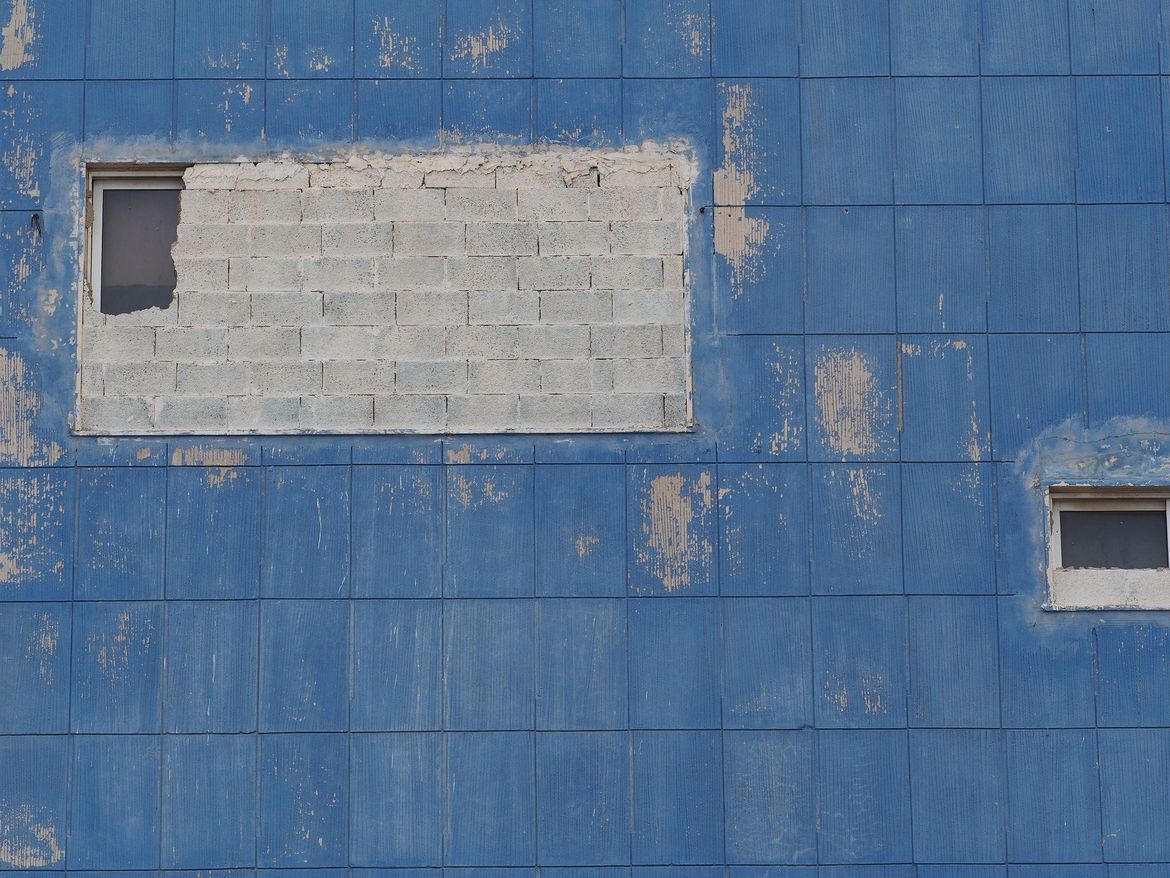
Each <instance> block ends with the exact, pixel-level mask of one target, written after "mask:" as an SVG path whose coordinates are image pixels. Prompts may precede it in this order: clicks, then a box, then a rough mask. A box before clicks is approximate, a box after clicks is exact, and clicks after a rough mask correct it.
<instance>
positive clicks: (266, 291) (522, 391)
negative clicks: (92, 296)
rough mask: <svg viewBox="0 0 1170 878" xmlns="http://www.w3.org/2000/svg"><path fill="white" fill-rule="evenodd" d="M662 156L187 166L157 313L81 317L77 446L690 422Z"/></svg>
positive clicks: (683, 174)
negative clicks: (168, 290) (171, 285)
mask: <svg viewBox="0 0 1170 878" xmlns="http://www.w3.org/2000/svg"><path fill="white" fill-rule="evenodd" d="M693 177H694V166H693V163H692V161H691V160H690V159H689V158H688V157H687V156H686V155H685V154H684V153H683V152H681V151H680V150H679V149H671V148H664V147H657V146H653V145H647V146H644V147H642V148H637V149H630V150H624V151H598V150H585V149H557V150H539V149H537V150H533V149H528V150H520V149H513V150H502V149H496V150H490V151H487V152H475V153H470V152H462V153H456V154H451V153H445V154H414V155H410V154H398V155H378V154H371V155H364V156H360V157H354V158H351V159H349V160H347V161H337V162H327V163H306V162H298V161H293V160H285V161H279V160H278V161H263V162H259V163H243V162H225V163H206V164H196V165H193V166H192V167H190V168H189V169H188V170H187V171H186V172H185V174H184V187H185V188H184V191H183V192H182V194H181V214H180V220H179V229H178V241H177V243H176V244H175V247H174V251H173V252H174V257H175V267H176V271H177V275H178V281H177V285H176V294H175V298H174V300H173V301H172V303H171V304H170V306H169V307H167V308H166V309H159V308H151V309H146V310H143V311H137V312H133V313H130V314H126V315H118V316H106V315H102V314H100V313H98V312H97V311H96V310H95V309H94V307H93V305H92V303H91V302H89V301H86V302H84V303H83V305H82V309H81V314H82V332H81V344H80V346H79V350H80V362H81V370H82V381H81V385H80V401H79V418H78V428H79V430H80V431H81V432H84V433H99V434H119V433H132V434H141V433H245V432H256V433H283V432H290V431H296V432H323V433H328V432H346V433H354V432H430V433H441V432H445V431H446V432H452V433H458V432H532V431H539V432H588V431H629V430H682V429H686V427H687V426H688V425H689V422H690V415H689V399H688V358H687V340H686V331H685V329H686V323H687V319H686V311H687V302H686V283H685V278H684V251H685V246H684V245H685V241H686V236H687V204H688V196H689V192H690V187H691V183H692V180H693Z"/></svg>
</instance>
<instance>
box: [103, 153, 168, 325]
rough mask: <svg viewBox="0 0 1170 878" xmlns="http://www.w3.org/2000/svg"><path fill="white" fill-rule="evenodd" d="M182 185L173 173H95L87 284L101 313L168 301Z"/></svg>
mask: <svg viewBox="0 0 1170 878" xmlns="http://www.w3.org/2000/svg"><path fill="white" fill-rule="evenodd" d="M182 188H183V180H182V177H181V176H179V175H178V174H173V175H158V174H157V173H156V172H152V173H150V174H141V175H119V176H109V177H104V176H103V177H95V178H94V180H93V190H92V199H93V200H92V218H93V225H92V229H91V234H90V254H91V261H90V288H91V290H92V292H93V301H94V305H95V307H96V309H97V310H98V311H99V312H100V313H102V314H129V313H132V312H134V311H143V310H145V309H147V308H163V309H165V308H167V307H169V306H170V304H171V301H172V300H173V299H174V295H175V263H174V259H173V258H172V256H171V248H172V247H173V246H174V244H175V239H176V237H177V235H178V227H179V192H180V190H181V189H182Z"/></svg>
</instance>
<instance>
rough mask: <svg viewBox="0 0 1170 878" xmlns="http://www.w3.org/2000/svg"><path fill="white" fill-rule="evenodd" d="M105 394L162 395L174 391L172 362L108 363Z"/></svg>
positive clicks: (173, 365) (173, 366)
mask: <svg viewBox="0 0 1170 878" xmlns="http://www.w3.org/2000/svg"><path fill="white" fill-rule="evenodd" d="M105 371H106V374H105V385H106V396H162V395H164V394H173V393H174V392H175V364H174V363H156V362H151V363H108V364H107V365H106V367H105Z"/></svg>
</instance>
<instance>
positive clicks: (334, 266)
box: [301, 256, 374, 293]
mask: <svg viewBox="0 0 1170 878" xmlns="http://www.w3.org/2000/svg"><path fill="white" fill-rule="evenodd" d="M301 271H302V273H303V279H302V280H301V289H304V290H311V291H313V292H324V293H329V292H351V291H362V290H372V289H373V288H374V260H373V259H368V258H362V257H359V256H348V257H322V258H321V259H312V260H310V259H305V260H302V261H301Z"/></svg>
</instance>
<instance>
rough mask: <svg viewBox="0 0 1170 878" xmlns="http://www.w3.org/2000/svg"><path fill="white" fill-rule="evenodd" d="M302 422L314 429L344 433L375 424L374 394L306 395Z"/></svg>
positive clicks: (368, 427)
mask: <svg viewBox="0 0 1170 878" xmlns="http://www.w3.org/2000/svg"><path fill="white" fill-rule="evenodd" d="M300 419H301V423H303V424H307V425H311V427H312V429H314V430H322V431H325V432H333V433H344V432H347V431H350V430H368V429H370V428H371V427H373V426H374V398H373V397H372V396H306V397H303V398H302V399H301V414H300Z"/></svg>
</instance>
